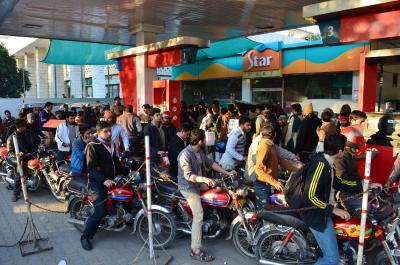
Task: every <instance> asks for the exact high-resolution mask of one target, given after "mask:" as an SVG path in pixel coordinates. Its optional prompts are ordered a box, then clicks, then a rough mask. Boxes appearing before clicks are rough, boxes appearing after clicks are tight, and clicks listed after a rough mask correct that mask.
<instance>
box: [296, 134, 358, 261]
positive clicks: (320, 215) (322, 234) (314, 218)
mask: <svg viewBox="0 0 400 265" xmlns="http://www.w3.org/2000/svg"><path fill="white" fill-rule="evenodd" d="M345 143H346V137H344V136H343V135H341V134H336V135H329V136H327V137H326V138H325V140H324V153H318V154H316V155H315V156H313V157H311V158H310V163H311V164H310V165H309V168H308V170H307V172H306V181H305V186H304V192H303V196H304V197H303V201H304V207H315V208H316V209H315V210H309V211H303V212H300V217H301V219H302V220H303V221H304V222H305V223H306V224H307V225H308V226H309V227H310V230H311V232H312V233H313V235H314V237H315V239H316V241H317V242H318V245H319V247H320V249H321V251H322V253H323V256H322V258H320V259H319V260H318V261H317V263H315V264H317V265H322V264H324V265H325V264H326V265H337V264H338V263H339V259H340V257H339V250H338V245H337V241H336V234H335V230H334V227H333V223H332V214H334V215H336V216H338V217H340V218H342V219H344V220H348V219H349V218H350V214H349V213H348V212H347V211H345V210H342V209H339V208H336V207H335V206H334V203H335V196H334V195H335V190H339V191H340V190H349V189H351V188H354V187H353V186H351V185H349V182H348V181H346V180H344V179H343V178H340V177H337V176H336V172H335V171H336V170H335V164H334V162H335V161H337V160H339V159H342V157H343V149H344V147H345Z"/></svg>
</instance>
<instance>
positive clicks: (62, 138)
mask: <svg viewBox="0 0 400 265" xmlns="http://www.w3.org/2000/svg"><path fill="white" fill-rule="evenodd" d="M65 116H66V120H65V122H63V123H60V124H59V125H58V126H57V130H56V137H55V140H56V142H57V148H58V151H57V161H63V160H65V159H67V156H68V155H69V154H70V152H71V145H72V143H73V142H74V140H75V138H76V137H78V127H77V126H76V124H75V113H73V112H67V114H66V115H65Z"/></svg>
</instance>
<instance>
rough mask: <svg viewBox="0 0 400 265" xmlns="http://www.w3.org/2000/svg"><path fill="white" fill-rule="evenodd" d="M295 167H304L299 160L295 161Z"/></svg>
mask: <svg viewBox="0 0 400 265" xmlns="http://www.w3.org/2000/svg"><path fill="white" fill-rule="evenodd" d="M295 167H296V168H297V169H302V168H303V167H304V164H303V163H301V162H298V163H296V165H295Z"/></svg>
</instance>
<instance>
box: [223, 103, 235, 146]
mask: <svg viewBox="0 0 400 265" xmlns="http://www.w3.org/2000/svg"><path fill="white" fill-rule="evenodd" d="M230 119H235V106H234V105H233V104H229V105H228V112H227V113H226V114H224V116H222V124H221V130H220V132H219V135H220V137H219V139H220V140H221V141H224V142H226V141H228V127H229V120H230Z"/></svg>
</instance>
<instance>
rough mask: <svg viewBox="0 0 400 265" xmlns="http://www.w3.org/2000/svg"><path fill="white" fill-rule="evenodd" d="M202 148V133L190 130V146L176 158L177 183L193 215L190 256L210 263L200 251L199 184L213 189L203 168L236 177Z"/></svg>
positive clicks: (203, 134) (201, 221)
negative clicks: (177, 164) (210, 157)
mask: <svg viewBox="0 0 400 265" xmlns="http://www.w3.org/2000/svg"><path fill="white" fill-rule="evenodd" d="M204 146H205V133H204V131H203V130H200V129H194V130H192V131H191V133H190V145H189V146H187V147H186V148H185V149H183V151H182V152H181V153H180V155H179V157H178V161H179V162H178V163H179V167H178V182H179V185H180V191H181V193H182V195H183V196H184V197H185V199H186V200H187V202H188V204H189V207H190V209H191V211H192V214H193V222H192V240H191V254H190V256H191V257H192V259H194V260H199V261H206V262H210V261H212V260H214V257H213V256H211V255H208V254H206V252H205V251H204V250H202V245H201V238H202V225H203V207H202V206H201V201H200V186H201V184H203V186H204V184H206V185H207V186H210V187H214V186H215V181H214V180H213V179H211V178H207V177H204V174H205V170H206V169H205V167H211V168H212V169H213V170H215V171H217V172H219V173H221V174H225V175H229V174H234V175H236V172H235V171H231V172H228V171H226V170H224V169H223V168H222V167H220V166H219V165H218V164H217V163H215V162H214V161H213V160H211V159H209V158H208V157H207V156H206V155H205V154H204V152H203V151H202V149H203V148H204Z"/></svg>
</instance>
